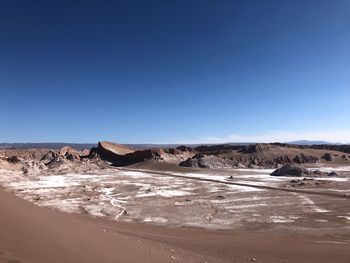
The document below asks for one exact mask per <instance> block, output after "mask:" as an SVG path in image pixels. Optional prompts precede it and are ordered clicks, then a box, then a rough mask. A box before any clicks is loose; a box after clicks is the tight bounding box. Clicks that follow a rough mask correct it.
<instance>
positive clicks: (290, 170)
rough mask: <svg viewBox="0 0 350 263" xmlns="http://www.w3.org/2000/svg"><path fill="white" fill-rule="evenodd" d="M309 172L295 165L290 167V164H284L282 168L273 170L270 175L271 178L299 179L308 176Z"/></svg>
mask: <svg viewBox="0 0 350 263" xmlns="http://www.w3.org/2000/svg"><path fill="white" fill-rule="evenodd" d="M309 174H310V172H309V171H308V170H307V169H305V168H303V167H300V166H296V165H291V164H286V165H284V166H283V167H281V168H279V169H277V170H275V171H274V172H273V173H271V174H270V175H272V176H296V177H301V176H307V175H309Z"/></svg>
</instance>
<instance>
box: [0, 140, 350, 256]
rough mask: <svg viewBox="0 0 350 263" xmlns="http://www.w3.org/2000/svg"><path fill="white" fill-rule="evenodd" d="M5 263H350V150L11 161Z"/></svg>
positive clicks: (12, 154)
mask: <svg viewBox="0 0 350 263" xmlns="http://www.w3.org/2000/svg"><path fill="white" fill-rule="evenodd" d="M0 185H1V188H0V195H1V198H0V199H1V202H0V204H1V207H0V209H1V211H2V212H1V213H2V216H1V217H0V227H1V237H0V262H208V263H209V262H253V261H254V262H350V204H349V201H350V146H347V145H289V144H280V143H273V144H247V145H230V144H225V145H203V146H196V147H189V146H178V147H176V148H165V147H159V148H145V147H141V146H125V145H119V144H116V143H112V142H99V143H98V145H97V147H93V148H91V149H83V150H81V149H79V150H76V149H74V148H71V147H69V146H66V147H63V148H57V149H47V148H29V149H28V148H25V149H24V148H14V147H12V148H11V147H9V148H4V149H1V150H0Z"/></svg>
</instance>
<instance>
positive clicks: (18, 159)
mask: <svg viewBox="0 0 350 263" xmlns="http://www.w3.org/2000/svg"><path fill="white" fill-rule="evenodd" d="M6 160H7V161H8V162H10V163H18V162H20V161H21V159H20V158H19V157H18V156H17V155H13V156H10V157H7V159H6Z"/></svg>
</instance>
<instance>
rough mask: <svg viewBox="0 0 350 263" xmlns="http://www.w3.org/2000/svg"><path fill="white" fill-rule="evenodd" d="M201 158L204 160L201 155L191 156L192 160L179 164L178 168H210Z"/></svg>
mask: <svg viewBox="0 0 350 263" xmlns="http://www.w3.org/2000/svg"><path fill="white" fill-rule="evenodd" d="M203 158H204V155H203V154H197V155H195V156H193V158H188V159H187V160H186V161H183V162H180V163H179V166H183V167H197V168H210V166H209V164H208V163H207V162H206V161H205V160H204V159H203Z"/></svg>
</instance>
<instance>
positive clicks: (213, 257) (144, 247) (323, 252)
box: [0, 189, 350, 263]
mask: <svg viewBox="0 0 350 263" xmlns="http://www.w3.org/2000/svg"><path fill="white" fill-rule="evenodd" d="M0 200H1V202H0V209H1V217H0V229H1V236H0V248H1V249H0V262H13V263H14V262H250V261H251V260H252V258H254V259H256V262H349V258H350V250H349V246H346V245H342V244H329V243H328V244H324V243H320V242H317V243H315V242H313V241H314V240H313V239H312V238H308V237H301V236H291V235H288V236H284V235H277V234H273V235H272V234H254V233H249V232H227V231H225V232H224V231H206V230H197V229H178V228H168V227H159V226H153V225H142V224H135V223H122V222H116V221H111V220H106V219H94V218H90V217H88V216H83V215H76V214H65V213H60V212H57V211H55V210H50V209H46V208H42V207H37V206H35V205H33V204H31V203H29V202H27V201H24V200H21V199H19V198H18V197H15V196H14V195H12V194H11V193H8V192H5V191H4V190H3V189H1V190H0ZM318 240H319V239H318Z"/></svg>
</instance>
